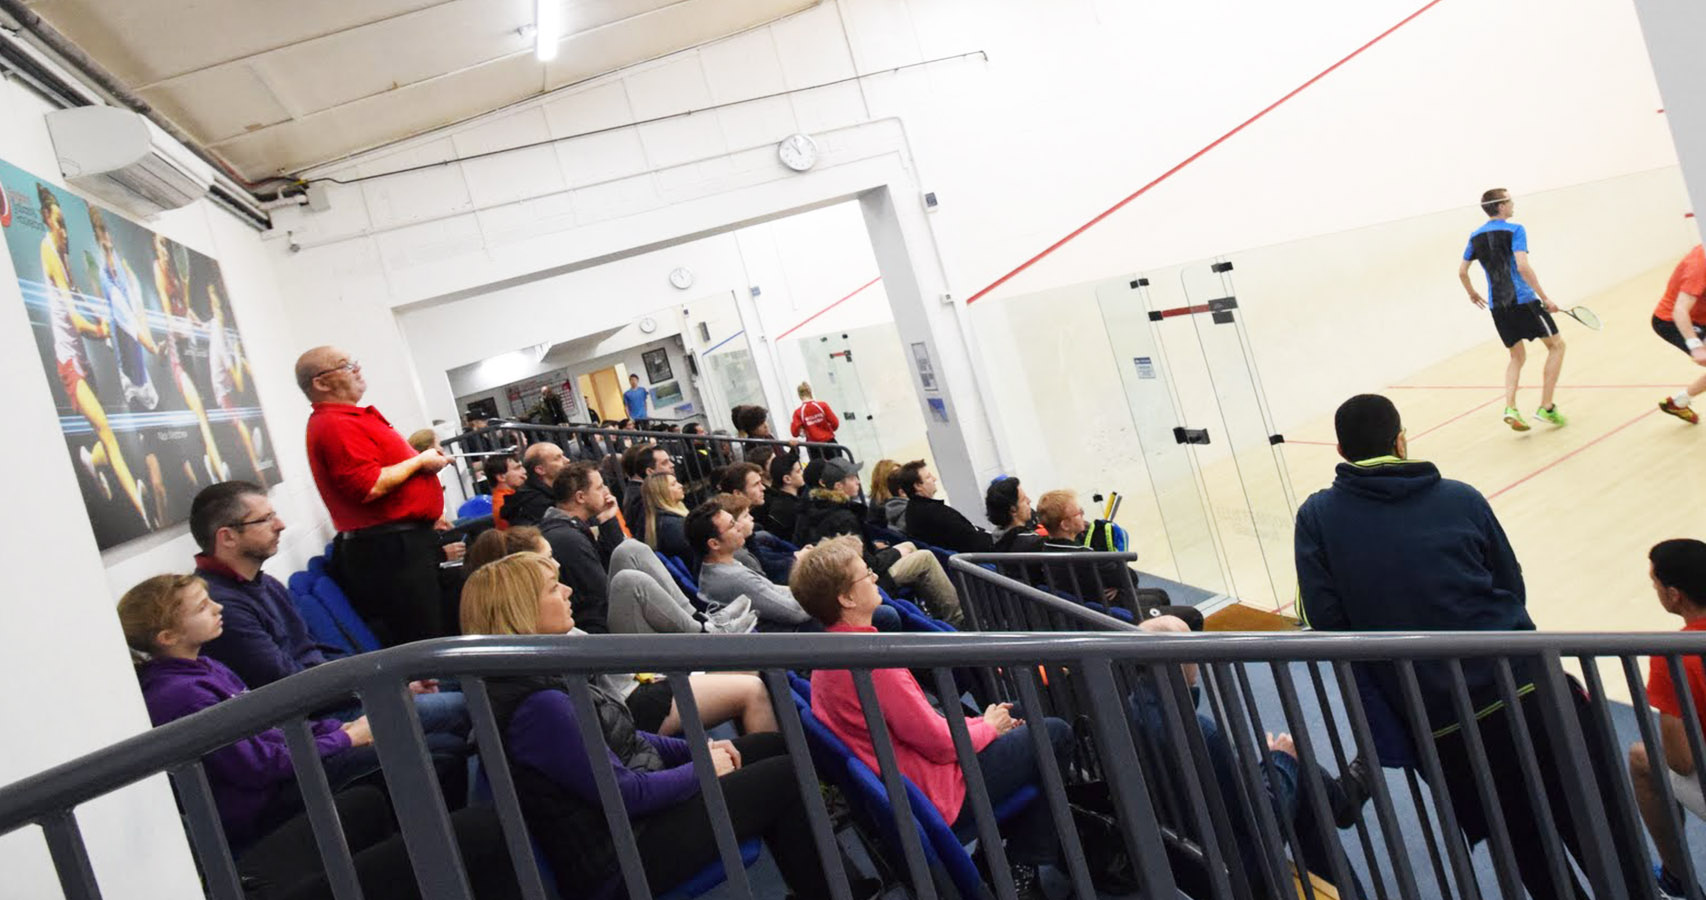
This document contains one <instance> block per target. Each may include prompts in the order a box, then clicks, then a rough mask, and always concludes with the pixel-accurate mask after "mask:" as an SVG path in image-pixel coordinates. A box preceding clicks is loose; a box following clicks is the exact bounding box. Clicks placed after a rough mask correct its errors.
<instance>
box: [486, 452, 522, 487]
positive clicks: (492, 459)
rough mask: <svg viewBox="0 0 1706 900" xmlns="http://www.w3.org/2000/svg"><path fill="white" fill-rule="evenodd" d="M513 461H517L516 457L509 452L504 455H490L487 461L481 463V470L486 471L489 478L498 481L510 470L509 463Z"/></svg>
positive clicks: (494, 481)
mask: <svg viewBox="0 0 1706 900" xmlns="http://www.w3.org/2000/svg"><path fill="white" fill-rule="evenodd" d="M512 462H515V457H513V456H511V455H509V454H507V453H506V454H504V455H502V456H488V457H486V461H485V462H483V463H480V471H482V472H484V473H486V479H487V480H489V481H491V482H493V483H496V482H497V480H498V479H499V478H502V477H504V475H505V474H507V473H508V472H509V464H510V463H512Z"/></svg>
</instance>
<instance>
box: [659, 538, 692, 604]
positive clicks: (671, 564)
mask: <svg viewBox="0 0 1706 900" xmlns="http://www.w3.org/2000/svg"><path fill="white" fill-rule="evenodd" d="M653 552H655V553H657V555H658V559H660V560H662V561H663V567H664V568H665V569H668V570H669V577H671V578H674V579H675V586H676V587H679V588H681V592H682V593H683V594H686V595H687V599H688V600H691V601H693V603H694V605H695V606H697V605H698V604H699V583H698V582H697V581H695V580H693V573H692V572H691V571H689V570H688V568H687V563H684V562H682V561H681V558H680V557H676V556H670V555H669V554H667V553H664V552H663V551H661V550H658V551H653Z"/></svg>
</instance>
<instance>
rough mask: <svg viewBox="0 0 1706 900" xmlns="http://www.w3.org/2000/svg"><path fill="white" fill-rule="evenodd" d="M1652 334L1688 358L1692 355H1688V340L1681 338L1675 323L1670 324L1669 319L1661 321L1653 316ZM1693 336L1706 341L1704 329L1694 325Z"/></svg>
mask: <svg viewBox="0 0 1706 900" xmlns="http://www.w3.org/2000/svg"><path fill="white" fill-rule="evenodd" d="M1653 333H1654V334H1656V335H1658V336H1659V337H1662V338H1664V339H1665V343H1667V344H1669V345H1671V346H1672V347H1675V348H1676V349H1678V350H1681V351H1682V352H1684V353H1688V354H1689V355H1690V356H1693V355H1694V354H1692V353H1689V350H1688V339H1687V338H1684V337H1683V336H1682V332H1680V331H1678V330H1677V328H1676V323H1675V322H1672V321H1671V320H1669V319H1661V318H1659V317H1658V316H1654V317H1653ZM1694 336H1695V337H1696V338H1698V339H1701V340H1706V327H1702V326H1700V325H1695V326H1694Z"/></svg>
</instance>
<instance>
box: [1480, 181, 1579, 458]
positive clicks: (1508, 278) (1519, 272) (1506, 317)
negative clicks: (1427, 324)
mask: <svg viewBox="0 0 1706 900" xmlns="http://www.w3.org/2000/svg"><path fill="white" fill-rule="evenodd" d="M1481 210H1482V211H1483V212H1485V213H1486V214H1487V224H1485V225H1482V226H1481V227H1480V228H1477V229H1475V231H1474V233H1473V234H1471V235H1469V245H1468V246H1466V247H1464V248H1463V262H1462V264H1461V265H1459V266H1458V267H1457V280H1459V281H1461V282H1463V289H1464V290H1466V291H1468V292H1469V302H1471V303H1473V304H1475V305H1476V306H1479V307H1481V308H1482V309H1488V308H1491V309H1492V311H1493V326H1494V327H1495V328H1497V329H1498V331H1499V340H1501V341H1504V344H1505V347H1506V348H1507V349H1509V350H1510V353H1511V359H1510V365H1508V366H1506V367H1505V424H1507V425H1509V426H1510V427H1511V428H1512V429H1513V430H1515V431H1527V430H1528V428H1529V425H1528V423H1527V422H1526V421H1524V420H1523V418H1522V413H1520V412H1518V411H1517V408H1516V387H1517V381H1518V379H1520V378H1521V377H1522V364H1523V363H1524V362H1526V361H1527V360H1528V351H1527V349H1526V348H1525V347H1524V346H1523V345H1524V344H1525V343H1526V342H1527V341H1533V340H1538V341H1540V343H1542V344H1545V345H1546V368H1545V370H1544V375H1543V380H1542V381H1541V385H1540V408H1539V409H1536V410H1535V411H1534V417H1535V418H1537V419H1542V420H1544V421H1547V422H1550V423H1552V424H1553V425H1563V424H1565V423H1566V420H1565V418H1564V416H1563V415H1562V414H1561V413H1559V412H1558V407H1557V405H1556V404H1554V403H1553V402H1552V392H1553V391H1554V390H1555V389H1556V388H1557V387H1558V373H1559V372H1561V371H1563V368H1564V339H1563V338H1562V337H1560V336H1559V335H1558V325H1557V323H1555V322H1553V321H1552V313H1555V312H1557V311H1558V307H1557V305H1556V304H1554V303H1553V302H1552V301H1551V300H1550V299H1548V298H1547V296H1546V290H1545V289H1544V288H1542V287H1541V286H1540V279H1539V278H1538V277H1536V276H1535V274H1534V269H1533V267H1531V266H1530V265H1529V264H1528V231H1527V229H1525V228H1523V227H1522V226H1521V225H1518V224H1516V223H1514V222H1512V221H1510V217H1511V216H1512V215H1514V214H1515V213H1516V201H1515V200H1512V199H1511V195H1510V191H1507V190H1505V189H1504V188H1493V189H1492V190H1490V191H1486V192H1485V193H1483V194H1482V195H1481ZM1471 262H1479V263H1480V264H1481V272H1482V273H1483V274H1485V275H1486V276H1487V296H1486V297H1482V296H1481V294H1480V293H1479V292H1478V291H1476V290H1475V285H1473V284H1471V283H1470V281H1469V264H1470V263H1471Z"/></svg>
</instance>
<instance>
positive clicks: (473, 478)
mask: <svg viewBox="0 0 1706 900" xmlns="http://www.w3.org/2000/svg"><path fill="white" fill-rule="evenodd" d="M545 441H548V442H551V443H554V444H556V445H558V446H559V447H561V448H563V452H564V453H565V454H567V455H568V456H569V457H570V458H572V459H577V460H586V461H588V462H595V463H596V462H600V461H602V460H604V459H605V458H606V457H608V456H612V455H620V454H621V453H622V452H623V451H625V450H627V449H628V448H629V447H632V446H635V445H636V444H657V445H658V446H660V447H662V448H664V449H665V450H666V451H668V452H669V454H670V457H671V458H672V459H674V460H675V466H676V477H677V478H678V479H680V481H681V482H682V484H683V485H685V486H686V487H687V494H688V496H687V499H688V501H689V502H698V501H701V500H703V499H705V498H706V497H709V496H710V495H711V494H713V493H715V488H714V486H712V485H710V484H709V478H710V475H711V473H712V472H713V471H715V470H716V469H719V468H722V467H723V466H727V465H729V464H730V463H734V462H739V461H740V458H741V456H742V455H743V453H744V450H745V448H748V447H770V448H773V449H774V451H775V452H776V453H784V452H796V453H798V454H799V456H800V461H801V462H805V461H806V460H807V458H808V456H826V457H831V458H842V459H848V460H852V459H853V453H852V451H851V450H849V449H848V448H847V447H845V446H843V445H841V444H836V443H821V442H817V441H796V440H784V439H776V438H743V437H734V436H731V435H726V434H682V433H681V432H675V431H636V430H631V429H621V428H602V427H596V426H592V425H533V424H528V423H504V424H499V425H492V426H489V427H487V428H481V429H478V430H476V431H468V432H464V433H462V434H459V435H456V436H454V437H451V438H448V439H446V440H445V441H443V442H442V443H443V445H444V448H445V451H446V452H448V453H450V454H452V455H453V456H456V457H458V458H461V459H465V460H467V461H468V462H469V463H470V464H469V465H465V466H461V467H459V474H460V477H461V479H462V488H463V493H464V496H468V497H472V496H474V494H475V493H476V488H477V484H476V482H477V475H476V470H477V469H478V468H479V461H480V460H481V459H483V458H484V457H487V456H491V455H494V454H507V455H513V456H515V458H516V459H518V460H519V459H520V458H521V453H522V451H523V450H524V449H525V448H526V447H527V446H528V445H529V444H534V443H539V442H545Z"/></svg>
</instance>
